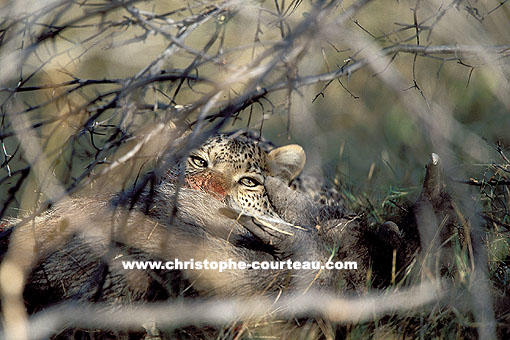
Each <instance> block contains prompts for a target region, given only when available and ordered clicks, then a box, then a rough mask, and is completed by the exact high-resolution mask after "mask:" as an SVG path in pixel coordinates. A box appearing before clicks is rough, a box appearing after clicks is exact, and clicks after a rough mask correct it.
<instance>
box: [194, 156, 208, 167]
mask: <svg viewBox="0 0 510 340" xmlns="http://www.w3.org/2000/svg"><path fill="white" fill-rule="evenodd" d="M189 158H190V160H191V163H193V165H196V166H198V167H199V168H207V165H208V163H207V161H206V160H205V159H203V158H201V157H198V156H189Z"/></svg>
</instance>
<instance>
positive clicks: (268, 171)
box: [174, 134, 305, 216]
mask: <svg viewBox="0 0 510 340" xmlns="http://www.w3.org/2000/svg"><path fill="white" fill-rule="evenodd" d="M304 163H305V154H304V151H303V149H302V148H301V147H300V146H298V145H287V146H283V147H280V148H275V147H272V146H270V145H269V144H268V143H267V142H262V141H258V140H256V139H254V138H253V136H251V135H247V134H232V135H227V134H221V135H216V136H212V137H210V138H209V139H208V140H207V141H206V142H205V143H203V144H202V145H201V146H200V147H198V148H196V149H195V150H192V151H191V152H190V153H189V156H188V158H187V160H186V172H185V176H184V177H185V186H187V187H191V188H194V189H197V190H202V191H206V192H208V193H210V194H211V195H213V196H214V197H216V198H218V199H219V200H225V201H226V200H227V199H228V200H229V202H233V203H234V204H235V205H237V206H238V207H239V208H241V209H242V210H244V211H246V212H248V213H250V214H254V215H267V216H277V214H276V212H275V210H274V209H273V207H272V206H271V202H270V200H269V198H268V196H267V193H266V190H265V187H264V182H265V178H266V177H267V176H275V177H280V178H281V179H283V180H285V181H286V182H287V183H290V182H291V181H292V180H293V179H294V178H295V177H296V176H297V175H298V174H299V173H300V172H301V170H302V169H303V167H304ZM174 177H175V176H174Z"/></svg>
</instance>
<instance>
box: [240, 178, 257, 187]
mask: <svg viewBox="0 0 510 340" xmlns="http://www.w3.org/2000/svg"><path fill="white" fill-rule="evenodd" d="M239 183H241V184H242V185H244V186H247V187H250V188H253V187H256V186H258V185H260V183H259V181H257V180H256V179H255V178H252V177H243V178H241V179H240V180H239Z"/></svg>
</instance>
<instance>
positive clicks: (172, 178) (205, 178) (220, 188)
mask: <svg viewBox="0 0 510 340" xmlns="http://www.w3.org/2000/svg"><path fill="white" fill-rule="evenodd" d="M166 178H167V180H168V181H169V182H171V183H177V182H178V181H179V172H178V171H170V172H169V173H168V174H167V176H166ZM183 186H184V187H185V188H190V189H194V190H198V191H202V192H206V193H208V194H210V195H211V196H213V197H214V198H216V199H218V200H220V201H223V200H224V199H225V197H226V196H227V194H228V192H227V191H228V184H227V183H226V180H225V178H223V176H221V175H220V174H218V173H212V172H199V173H189V172H186V174H185V177H184V184H183Z"/></svg>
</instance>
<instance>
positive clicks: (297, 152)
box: [268, 144, 306, 183]
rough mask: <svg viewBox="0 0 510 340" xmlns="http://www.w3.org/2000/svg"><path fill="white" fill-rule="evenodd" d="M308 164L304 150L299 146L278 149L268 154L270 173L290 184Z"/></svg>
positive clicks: (286, 146) (293, 145)
mask: <svg viewBox="0 0 510 340" xmlns="http://www.w3.org/2000/svg"><path fill="white" fill-rule="evenodd" d="M305 162H306V155H305V151H304V150H303V148H302V147H301V146H299V145H297V144H291V145H285V146H282V147H279V148H276V149H274V150H272V151H270V152H269V154H268V164H269V172H270V174H271V175H272V176H276V177H280V178H282V179H284V180H286V181H287V182H288V183H290V181H292V180H293V179H294V178H296V177H297V175H299V173H300V172H301V170H303V168H304V166H305Z"/></svg>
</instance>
